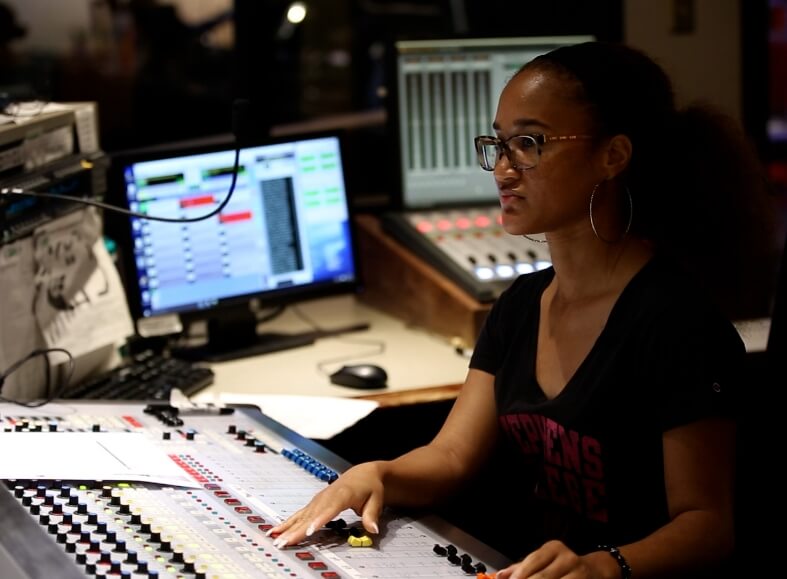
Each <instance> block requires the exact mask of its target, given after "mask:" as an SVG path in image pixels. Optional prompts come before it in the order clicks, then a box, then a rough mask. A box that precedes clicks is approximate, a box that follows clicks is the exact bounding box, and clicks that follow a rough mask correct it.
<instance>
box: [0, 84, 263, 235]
mask: <svg viewBox="0 0 787 579" xmlns="http://www.w3.org/2000/svg"><path fill="white" fill-rule="evenodd" d="M249 106H250V103H249V101H247V100H245V99H238V100H236V101H235V103H233V108H232V131H233V133H234V135H235V161H234V162H233V166H232V182H231V183H230V188H229V190H228V191H227V196H226V197H225V198H224V200H223V201H222V202H221V203H220V204H219V205H218V207H216V208H215V209H214V210H213V211H211V212H210V213H207V214H205V215H201V216H199V217H158V216H156V215H148V214H146V213H140V212H138V211H131V210H130V209H124V208H123V207H118V206H117V205H110V204H109V203H104V202H102V201H95V200H93V199H85V198H84V197H67V196H64V195H58V194H56V193H44V192H40V191H27V190H25V189H22V188H21V187H3V188H2V189H0V196H3V195H17V196H21V197H40V198H42V199H54V200H56V201H70V202H73V203H81V204H82V205H90V206H92V207H98V208H99V209H104V210H106V211H114V212H115V213H120V214H122V215H128V216H130V217H137V218H139V219H148V220H150V221H164V222H166V223H194V222H196V221H202V220H204V219H208V218H210V217H213V216H214V215H218V214H219V213H220V212H221V210H222V209H224V208H225V207H226V206H227V203H229V202H230V199H231V198H232V194H233V193H234V192H235V184H236V183H237V181H238V169H239V168H240V150H241V147H242V146H243V142H244V141H245V133H244V130H245V128H246V122H245V121H246V117H247V116H248V111H249Z"/></svg>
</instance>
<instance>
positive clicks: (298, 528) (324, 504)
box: [268, 461, 385, 548]
mask: <svg viewBox="0 0 787 579" xmlns="http://www.w3.org/2000/svg"><path fill="white" fill-rule="evenodd" d="M384 464H385V463H384V462H382V461H377V462H367V463H363V464H359V465H357V466H354V467H352V468H351V469H349V470H347V471H346V472H345V473H344V474H342V475H341V476H340V477H339V478H338V479H336V480H335V481H334V482H333V483H331V484H330V485H329V486H327V487H326V488H324V489H323V490H321V491H320V492H319V493H317V494H316V495H315V496H314V497H313V498H312V500H311V501H309V504H307V505H306V506H305V507H303V508H302V509H299V510H298V511H296V512H295V513H293V514H292V515H291V516H290V517H289V518H288V519H287V520H285V521H282V522H281V523H280V524H278V525H276V526H275V527H273V528H272V529H271V530H269V531H268V535H278V536H277V537H276V540H275V541H274V542H273V545H274V546H275V547H277V548H282V547H286V546H288V545H294V544H296V543H299V542H300V541H302V540H303V539H304V538H306V537H308V536H310V535H311V534H312V533H314V532H315V531H317V530H319V529H321V528H322V527H323V526H324V525H325V524H326V523H328V522H329V521H331V520H333V518H334V517H335V516H336V515H338V514H339V513H341V512H342V511H344V510H346V509H352V510H353V511H355V513H356V514H357V515H360V517H361V523H362V524H363V527H364V529H366V530H367V531H368V532H370V533H375V534H377V533H379V527H378V520H379V518H380V513H381V512H382V509H383V497H384V490H383V480H382V479H383V477H382V468H383V465H384Z"/></svg>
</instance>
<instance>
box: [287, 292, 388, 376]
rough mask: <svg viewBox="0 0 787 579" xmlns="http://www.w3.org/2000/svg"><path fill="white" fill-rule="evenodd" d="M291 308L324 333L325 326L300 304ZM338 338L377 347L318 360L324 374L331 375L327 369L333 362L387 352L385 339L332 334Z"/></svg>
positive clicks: (346, 342)
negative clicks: (313, 318) (300, 306)
mask: <svg viewBox="0 0 787 579" xmlns="http://www.w3.org/2000/svg"><path fill="white" fill-rule="evenodd" d="M290 309H291V310H292V312H293V313H294V314H295V315H296V316H297V317H299V318H300V319H301V321H303V322H305V323H306V324H307V325H308V326H310V327H311V329H312V330H313V331H314V332H316V333H322V332H324V331H325V329H324V328H321V327H320V326H319V325H318V324H317V323H316V322H315V321H314V320H312V319H311V318H310V317H309V316H307V315H306V314H305V313H303V311H301V309H300V308H299V307H298V306H295V305H293V306H291V307H290ZM332 337H334V338H335V339H336V340H338V341H340V342H344V343H345V344H357V345H359V346H374V347H375V349H374V350H371V351H366V352H357V353H355V354H347V355H346V356H338V357H336V358H329V359H327V360H321V361H319V362H317V370H318V371H319V372H320V373H321V374H324V375H325V376H329V375H330V374H331V371H330V370H326V369H325V368H326V366H330V365H332V364H337V363H339V362H346V361H348V360H358V359H360V358H368V357H370V356H380V355H382V354H384V353H385V341H384V340H362V339H359V338H347V337H345V336H341V335H338V336H332Z"/></svg>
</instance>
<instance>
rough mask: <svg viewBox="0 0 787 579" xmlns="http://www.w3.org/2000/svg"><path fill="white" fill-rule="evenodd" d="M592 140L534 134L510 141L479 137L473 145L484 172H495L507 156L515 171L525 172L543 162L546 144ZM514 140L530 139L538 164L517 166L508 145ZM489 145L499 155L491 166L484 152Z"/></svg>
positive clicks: (582, 137) (517, 137) (515, 136)
mask: <svg viewBox="0 0 787 579" xmlns="http://www.w3.org/2000/svg"><path fill="white" fill-rule="evenodd" d="M592 138H593V135H549V136H548V135H545V134H543V133H533V134H530V135H514V136H513V137H509V138H508V139H505V140H503V139H499V138H497V137H493V136H491V135H479V136H478V137H476V138H475V139H473V143H474V144H475V152H476V156H477V157H478V163H479V164H480V165H481V168H482V169H483V170H484V171H494V170H495V167H496V166H497V163H498V161H500V157H501V156H502V155H505V156H506V158H508V162H509V163H511V166H512V167H513V168H514V169H516V170H518V171H525V170H527V169H533V168H534V167H537V166H538V162H539V161H540V160H541V147H543V146H544V145H545V144H546V143H550V142H567V141H580V140H586V139H592ZM514 139H529V140H530V141H532V143H533V145H534V146H535V147H536V162H535V163H534V164H533V165H529V166H527V167H523V166H521V165H517V164H516V162H515V161H514V160H513V159H512V155H511V147H509V145H508V143H510V142H511V141H513V140H514ZM488 145H492V146H494V147H495V149H496V150H497V154H496V155H495V162H494V163H493V164H491V165H490V164H489V162H488V160H487V156H486V155H485V154H484V152H483V147H484V146H488Z"/></svg>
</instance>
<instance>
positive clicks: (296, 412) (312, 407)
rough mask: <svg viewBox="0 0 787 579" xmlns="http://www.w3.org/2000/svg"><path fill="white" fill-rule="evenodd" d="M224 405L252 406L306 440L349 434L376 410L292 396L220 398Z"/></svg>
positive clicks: (369, 404)
mask: <svg viewBox="0 0 787 579" xmlns="http://www.w3.org/2000/svg"><path fill="white" fill-rule="evenodd" d="M218 402H220V403H222V404H251V405H253V406H256V407H257V408H259V409H260V411H261V412H262V413H263V414H265V415H266V416H270V417H271V418H273V419H274V420H276V421H277V422H280V423H281V424H283V425H284V426H286V427H287V428H289V429H291V430H294V431H295V432H297V433H298V434H300V435H301V436H305V437H306V438H314V439H318V440H327V439H329V438H331V437H332V436H335V435H337V434H339V433H340V432H342V431H343V430H346V429H347V428H349V427H350V426H352V425H353V424H355V423H356V422H358V421H359V420H360V419H361V418H363V417H365V416H367V415H369V414H370V413H371V412H372V410H374V409H375V408H377V406H378V404H377V402H375V401H373V400H357V399H353V398H339V397H332V396H293V395H289V394H234V393H232V392H222V393H220V394H219V395H218Z"/></svg>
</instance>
